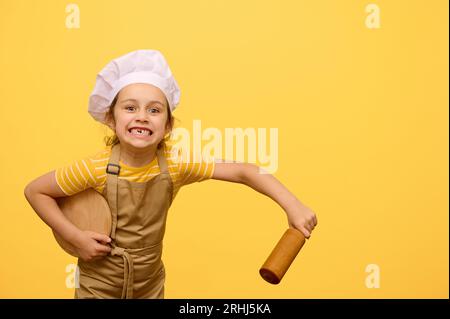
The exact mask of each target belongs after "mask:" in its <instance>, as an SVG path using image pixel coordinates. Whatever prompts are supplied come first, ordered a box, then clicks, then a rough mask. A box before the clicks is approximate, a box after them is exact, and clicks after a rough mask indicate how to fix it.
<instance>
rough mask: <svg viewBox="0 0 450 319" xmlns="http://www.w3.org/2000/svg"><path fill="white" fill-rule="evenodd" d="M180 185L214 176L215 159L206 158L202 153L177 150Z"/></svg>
mask: <svg viewBox="0 0 450 319" xmlns="http://www.w3.org/2000/svg"><path fill="white" fill-rule="evenodd" d="M177 155H178V156H177V157H178V158H177V160H178V172H179V185H180V186H182V185H187V184H191V183H195V182H202V181H205V180H207V179H210V178H212V176H213V173H214V166H215V163H214V160H213V159H212V158H205V157H203V156H202V155H200V154H196V156H194V154H193V153H192V152H190V153H189V154H184V156H183V152H182V150H181V149H180V150H178V151H177Z"/></svg>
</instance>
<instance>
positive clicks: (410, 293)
mask: <svg viewBox="0 0 450 319" xmlns="http://www.w3.org/2000/svg"><path fill="white" fill-rule="evenodd" d="M68 3H70V1H50V0H47V1H12V0H9V1H6V0H1V1H0V24H1V26H0V32H1V34H0V46H1V50H0V97H1V106H0V112H1V117H0V119H1V120H0V121H1V125H0V134H1V142H2V143H1V145H2V156H1V165H0V176H1V181H0V211H1V216H2V220H1V223H0V249H1V252H2V253H1V254H0V261H1V262H0V297H2V298H72V296H73V289H68V288H66V286H65V279H66V276H67V274H66V272H65V267H66V265H67V264H70V263H73V262H75V259H74V258H72V257H70V256H68V255H66V254H65V253H64V252H63V251H62V250H61V249H60V248H59V246H57V244H56V242H55V240H54V238H53V236H52V233H51V231H50V229H49V228H48V227H47V226H46V225H45V224H44V223H43V222H42V221H41V220H40V219H39V218H38V216H37V215H36V214H35V213H34V211H33V210H32V208H31V207H30V206H29V205H28V203H27V202H26V200H25V197H24V195H23V189H24V187H25V185H26V184H27V183H29V182H30V181H31V180H33V179H34V178H36V177H38V176H40V175H42V174H44V173H46V172H48V171H51V170H53V169H55V168H57V167H59V166H62V165H66V164H69V163H71V162H72V161H73V160H75V159H79V158H81V157H84V156H86V155H89V154H91V153H93V152H96V151H97V150H99V149H101V148H102V147H103V141H102V139H103V136H104V135H105V133H109V132H108V131H107V130H106V129H105V128H104V127H103V126H102V125H101V124H99V123H97V122H95V121H94V120H93V119H92V118H91V117H90V116H89V115H88V113H87V101H88V97H89V94H90V92H91V90H92V89H93V86H94V83H95V76H96V74H97V72H98V71H100V69H101V68H103V67H104V66H105V65H106V63H108V62H109V61H110V60H111V59H113V58H116V57H118V56H120V55H122V54H125V53H127V52H130V51H133V50H136V49H158V50H160V51H162V52H163V54H164V55H165V57H166V58H167V60H168V62H169V65H170V67H171V68H172V71H173V72H174V74H175V77H176V79H177V81H178V83H179V85H180V87H181V92H182V95H181V104H180V105H179V108H178V109H177V110H176V111H175V114H174V115H175V116H176V117H177V118H178V119H179V121H178V122H177V126H178V127H186V128H188V129H191V127H192V122H193V120H195V119H200V120H201V121H202V127H203V128H207V127H217V128H219V129H220V130H222V131H224V129H225V128H227V127H229V128H235V127H242V128H246V127H250V128H267V129H268V128H270V127H274V128H278V130H279V165H278V171H277V172H276V173H275V176H276V177H277V178H278V179H279V180H280V181H281V182H282V183H283V184H284V185H285V186H286V187H287V188H288V189H289V190H291V191H292V192H293V193H294V194H296V195H297V197H298V198H299V199H300V200H301V201H302V202H303V203H305V204H306V205H308V206H309V207H311V208H312V209H313V210H314V211H315V212H316V213H317V216H318V219H319V225H318V227H317V228H316V230H315V231H314V232H313V236H312V238H311V240H309V241H308V242H307V243H306V245H305V246H304V247H303V249H302V251H301V252H300V254H299V256H298V257H297V259H296V260H295V261H294V263H293V264H292V266H291V268H290V269H289V271H288V272H287V274H286V275H285V277H284V278H283V281H282V282H281V284H280V285H277V286H273V285H270V284H268V283H266V282H265V281H263V280H262V279H261V278H260V276H259V274H258V269H259V267H260V266H261V265H262V263H263V262H264V260H265V258H266V257H267V256H268V254H269V253H270V251H271V249H272V248H273V247H274V245H275V243H276V242H277V241H278V239H279V238H280V236H281V235H282V233H283V232H284V230H285V229H286V228H287V221H286V217H285V214H284V212H283V211H282V209H281V208H280V207H279V206H278V205H277V204H276V203H275V202H274V201H272V200H270V199H269V198H267V197H265V196H263V195H261V194H259V193H257V192H255V191H254V190H252V189H251V188H248V187H246V186H244V185H239V184H232V183H226V182H221V181H215V180H211V181H206V182H204V183H197V184H194V185H190V186H187V187H185V188H183V189H182V190H181V191H180V193H179V195H178V197H177V198H176V200H175V202H174V204H173V206H172V208H171V210H170V212H169V213H170V215H169V218H168V225H167V232H166V238H165V251H164V255H163V260H164V262H165V264H166V268H167V281H166V298H448V291H449V286H448V282H449V278H448V271H449V264H448V260H449V259H448V248H449V247H448V239H449V237H448V235H449V233H448V2H447V1H445V0H441V1H438V0H433V1H425V0H423V1H410V0H408V1H406V0H405V1H399V0H396V1H381V0H376V1H373V3H376V4H377V5H378V6H379V7H380V9H381V28H380V29H368V28H367V27H366V25H365V19H366V16H367V13H366V12H365V6H366V5H367V4H368V3H370V2H369V1H358V0H355V1H337V0H336V1H331V0H330V1H324V0H321V1H313V0H310V1H274V0H272V1H261V0H259V1H217V0H208V1H207V0H204V1H197V0H193V1H134V0H129V1H110V0H108V1H106V0H104V1H98V0H97V1H81V0H80V1H76V2H74V3H76V4H78V5H79V8H80V28H79V29H67V28H66V26H65V19H66V16H67V13H66V12H65V7H66V5H67V4H68ZM369 264H377V265H378V266H379V267H380V288H378V289H368V288H367V287H366V285H365V280H366V277H367V276H368V273H366V272H365V268H366V266H367V265H369Z"/></svg>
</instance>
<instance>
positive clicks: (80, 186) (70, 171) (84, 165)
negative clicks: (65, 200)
mask: <svg viewBox="0 0 450 319" xmlns="http://www.w3.org/2000/svg"><path fill="white" fill-rule="evenodd" d="M55 177H56V182H57V184H58V185H59V187H60V188H61V190H62V191H63V192H64V193H65V194H66V195H67V196H71V195H74V194H76V193H79V192H81V191H83V190H85V189H88V188H90V187H95V186H96V184H97V179H96V176H95V167H94V164H93V162H92V158H91V157H86V158H84V159H81V160H77V161H75V162H73V163H71V164H70V165H68V166H64V167H60V168H58V169H56V171H55Z"/></svg>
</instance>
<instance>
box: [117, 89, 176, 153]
mask: <svg viewBox="0 0 450 319" xmlns="http://www.w3.org/2000/svg"><path fill="white" fill-rule="evenodd" d="M167 117H168V112H167V100H166V97H165V95H164V93H163V92H162V91H161V90H160V89H159V88H157V87H156V86H153V85H151V84H145V83H134V84H130V85H127V86H126V87H124V88H123V89H122V90H121V91H120V92H119V95H118V97H117V102H116V105H115V107H114V119H115V125H113V128H114V129H115V133H116V135H117V137H118V138H119V140H120V143H123V144H128V145H130V146H133V147H135V148H141V149H142V148H148V147H153V146H157V145H158V143H159V142H160V141H161V140H162V139H163V138H164V135H165V134H167V133H168V131H169V129H168V127H166V122H167Z"/></svg>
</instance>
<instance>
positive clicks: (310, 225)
mask: <svg viewBox="0 0 450 319" xmlns="http://www.w3.org/2000/svg"><path fill="white" fill-rule="evenodd" d="M286 213H287V215H288V224H289V227H292V228H295V229H297V230H299V231H301V232H302V233H303V235H305V238H308V239H309V237H310V236H311V233H312V231H313V230H314V228H315V227H316V226H317V217H316V214H315V213H314V212H313V211H312V210H311V209H310V208H309V207H306V206H305V205H303V204H302V203H300V201H295V202H294V204H293V205H290V206H289V207H288V209H287V210H286Z"/></svg>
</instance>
